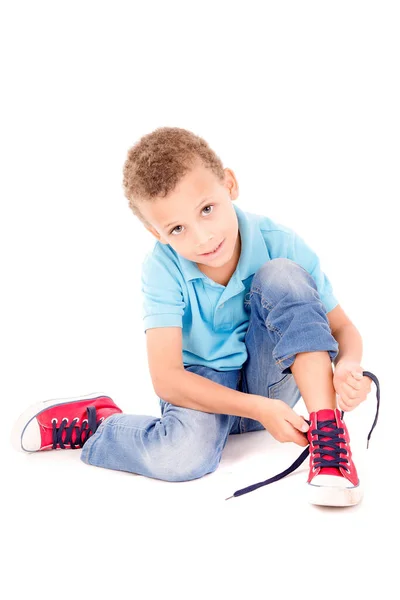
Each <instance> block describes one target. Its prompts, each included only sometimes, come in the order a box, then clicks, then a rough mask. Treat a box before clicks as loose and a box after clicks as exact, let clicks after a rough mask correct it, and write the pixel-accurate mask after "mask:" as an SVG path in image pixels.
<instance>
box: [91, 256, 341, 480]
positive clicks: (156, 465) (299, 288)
mask: <svg viewBox="0 0 400 600" xmlns="http://www.w3.org/2000/svg"><path fill="white" fill-rule="evenodd" d="M245 305H246V307H247V309H248V310H249V312H250V317H249V318H250V320H249V326H248V329H247V332H246V336H245V344H246V348H247V353H248V356H247V359H246V361H245V363H244V364H243V365H242V368H241V369H237V370H232V371H216V370H215V369H211V368H209V367H205V366H202V365H190V366H187V367H185V368H186V370H187V371H191V372H192V373H197V374H198V375H201V376H203V377H207V378H208V379H211V380H212V381H215V382H216V383H219V384H221V385H225V386H226V387H229V388H231V389H234V390H239V391H242V392H245V393H248V394H257V395H260V396H266V397H268V398H279V399H280V400H283V401H284V402H286V403H287V404H288V405H289V406H290V407H292V408H293V407H294V405H295V404H296V402H297V401H298V400H299V399H300V397H301V394H300V391H299V389H298V387H297V385H296V382H295V380H294V377H293V375H292V373H291V370H290V366H291V365H292V363H293V362H294V360H295V357H296V354H297V353H298V352H311V351H321V350H325V351H327V352H328V353H329V355H330V357H331V360H333V359H334V358H335V357H336V355H337V354H338V350H339V347H338V343H337V341H336V340H335V338H334V337H333V336H332V333H331V329H330V326H329V321H328V318H327V316H326V311H325V307H324V305H323V303H322V301H321V299H320V296H319V294H318V291H317V287H316V284H315V281H314V279H313V278H312V276H311V275H310V274H309V273H308V271H306V270H305V269H303V267H301V266H300V265H298V264H297V263H295V262H294V261H292V260H289V259H286V258H276V259H273V260H270V261H268V262H266V263H265V264H264V265H263V266H262V267H261V268H260V269H259V270H258V271H257V272H256V273H255V274H254V277H253V280H252V284H251V288H250V293H249V294H248V295H247V297H246V299H245ZM160 407H161V415H162V416H161V418H158V417H152V416H146V415H128V414H125V413H119V414H115V415H111V416H110V417H108V418H107V419H106V420H104V421H103V422H102V423H101V425H100V426H99V427H98V429H97V431H96V432H95V433H94V434H93V435H92V436H91V437H90V438H89V439H88V441H87V442H86V443H85V445H84V446H83V448H82V453H81V459H82V460H83V462H85V463H87V464H90V465H95V466H98V467H105V468H107V469H116V470H120V471H128V472H131V473H137V474H139V475H145V476H146V477H154V478H156V479H163V480H166V481H187V480H190V479H197V478H199V477H202V476H203V475H206V474H207V473H211V472H213V471H215V469H216V468H217V467H218V465H219V463H220V460H221V455H222V451H223V449H224V447H225V444H226V442H227V439H228V435H230V434H238V433H247V432H250V431H259V430H261V429H265V428H264V426H263V425H262V424H261V423H260V422H259V421H255V420H253V419H250V418H245V417H238V416H233V415H225V414H214V413H207V412H203V411H198V410H194V409H190V408H183V407H180V406H175V405H174V404H171V403H169V402H165V401H164V400H163V399H162V398H160Z"/></svg>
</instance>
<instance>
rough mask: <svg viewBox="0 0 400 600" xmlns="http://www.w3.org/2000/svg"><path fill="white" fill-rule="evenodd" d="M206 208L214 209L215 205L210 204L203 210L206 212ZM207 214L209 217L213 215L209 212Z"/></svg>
mask: <svg viewBox="0 0 400 600" xmlns="http://www.w3.org/2000/svg"><path fill="white" fill-rule="evenodd" d="M206 208H214V205H213V204H208V206H205V207H204V208H203V210H206ZM211 212H212V211H211ZM207 214H208V215H209V214H211V213H209V212H208V213H207Z"/></svg>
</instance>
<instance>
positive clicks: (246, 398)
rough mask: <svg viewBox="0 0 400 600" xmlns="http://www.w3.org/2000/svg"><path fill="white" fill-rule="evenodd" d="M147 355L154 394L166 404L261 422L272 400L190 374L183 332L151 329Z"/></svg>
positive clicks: (172, 328)
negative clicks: (184, 349)
mask: <svg viewBox="0 0 400 600" xmlns="http://www.w3.org/2000/svg"><path fill="white" fill-rule="evenodd" d="M146 339H147V356H148V361H149V368H150V375H151V379H152V382H153V387H154V391H155V392H156V394H157V396H159V397H160V398H161V399H162V400H165V402H170V403H171V404H175V405H176V406H182V407H184V408H192V409H194V410H201V411H203V412H208V413H218V414H227V415H234V416H238V417H249V418H251V419H255V420H256V421H259V420H260V417H261V414H260V413H261V410H260V405H261V404H262V405H263V408H264V410H265V407H266V404H267V403H272V400H271V399H270V398H266V397H264V396H257V395H254V394H245V393H244V392H238V391H236V390H232V389H231V388H228V387H226V386H224V385H221V384H219V383H215V381H211V380H210V379H207V378H206V377H203V376H202V375H198V374H197V373H192V372H191V371H186V370H185V368H184V365H183V362H182V329H181V328H180V327H158V328H152V329H147V331H146Z"/></svg>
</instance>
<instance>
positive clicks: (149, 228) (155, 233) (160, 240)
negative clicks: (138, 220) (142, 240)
mask: <svg viewBox="0 0 400 600" xmlns="http://www.w3.org/2000/svg"><path fill="white" fill-rule="evenodd" d="M145 227H146V229H147V231H150V233H151V235H153V236H154V237H155V238H156V240H158V241H159V242H161V244H168V242H166V241H165V240H164V239H163V238H162V237H161V235H160V234H159V233H158V231H157V229H154V227H152V226H151V225H150V227H148V226H147V225H145Z"/></svg>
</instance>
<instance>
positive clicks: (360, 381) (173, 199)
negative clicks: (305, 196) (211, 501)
mask: <svg viewBox="0 0 400 600" xmlns="http://www.w3.org/2000/svg"><path fill="white" fill-rule="evenodd" d="M124 191H125V195H126V197H127V199H128V201H129V206H130V208H131V209H132V211H133V213H134V214H135V215H136V216H137V217H138V218H139V219H140V221H141V222H142V223H143V225H144V226H145V227H146V228H147V229H148V231H149V232H150V233H151V234H152V235H153V236H154V237H155V238H156V240H157V242H156V243H155V246H154V248H153V250H152V251H151V252H149V253H148V255H147V256H146V258H145V260H144V263H143V269H142V290H143V294H144V305H143V309H144V315H143V316H144V330H145V333H146V343H147V352H148V362H149V369H150V374H151V378H152V382H153V385H154V390H155V392H156V394H157V395H158V396H159V398H160V407H161V415H162V416H161V418H155V417H151V416H144V415H127V414H123V413H122V411H121V409H119V408H118V407H117V406H116V405H115V403H114V402H113V401H112V399H111V398H109V397H108V396H102V395H92V396H87V397H80V398H70V399H66V400H49V401H47V402H44V403H42V404H40V405H36V406H33V407H31V408H30V409H28V410H27V411H26V412H25V413H24V414H23V415H21V417H20V419H19V420H18V422H17V423H16V425H15V428H14V432H13V439H14V443H15V444H16V446H17V447H18V449H23V450H25V451H28V452H34V451H39V450H48V449H63V448H82V454H81V459H82V460H83V461H84V462H86V463H87V464H91V465H96V466H101V467H105V468H110V469H118V470H123V471H129V472H132V473H137V474H141V475H145V476H147V477H154V478H157V479H163V480H166V481H186V480H190V479H195V478H198V477H202V476H203V475H206V474H207V473H211V472H213V471H215V469H216V468H217V467H218V464H219V462H220V460H221V455H222V451H223V448H224V446H225V444H226V441H227V438H228V435H230V434H238V433H244V432H249V431H257V430H260V429H267V430H268V431H269V432H270V433H271V434H272V435H273V436H274V437H275V438H276V439H277V440H279V441H281V442H288V441H291V442H295V443H296V444H298V445H300V446H307V445H308V444H310V473H309V477H308V482H307V484H308V489H309V495H310V501H311V502H312V503H315V504H327V505H336V506H346V505H350V504H356V503H357V502H359V500H360V498H361V488H360V485H359V479H358V475H357V471H356V468H355V466H354V463H353V460H352V455H351V450H350V441H349V435H348V431H347V428H346V425H345V424H344V422H343V421H342V418H341V416H340V411H339V410H338V408H337V398H336V394H338V404H339V406H340V408H341V409H342V410H346V411H347V410H352V409H354V408H355V407H356V406H357V405H358V404H360V402H362V401H363V400H365V399H366V397H367V394H368V392H369V391H370V385H371V384H370V381H369V379H368V378H367V377H363V369H362V367H361V366H360V361H361V356H362V340H361V337H360V334H359V333H358V331H357V329H356V328H355V326H354V325H353V324H352V322H351V321H350V319H349V318H348V317H347V316H346V314H345V313H344V311H343V309H342V308H341V307H340V306H339V304H338V302H337V300H336V298H335V296H334V294H333V291H332V286H331V284H330V282H329V279H328V278H327V276H326V275H325V274H324V273H323V272H322V271H321V269H320V265H319V260H318V257H317V255H316V254H315V253H314V252H313V251H312V250H311V249H310V248H309V247H308V246H307V245H306V244H305V242H304V241H303V240H302V238H301V237H299V236H298V235H297V234H296V233H295V232H294V231H292V230H291V229H289V228H287V227H284V226H283V225H279V224H277V223H274V222H273V221H272V220H271V219H269V218H267V217H265V216H260V215H255V214H251V213H246V212H244V211H242V210H241V209H239V208H238V207H237V206H236V205H234V204H233V201H235V200H236V199H237V198H238V196H239V188H238V183H237V181H236V178H235V175H234V173H233V171H232V170H231V169H228V168H225V169H224V168H223V165H222V162H221V160H220V159H219V158H218V156H217V155H216V154H215V153H214V152H213V150H212V149H211V148H210V147H209V146H208V144H207V143H206V142H205V141H204V140H203V139H202V138H200V137H198V136H196V135H194V134H193V133H191V132H189V131H187V130H185V129H180V128H169V127H164V128H159V129H156V130H155V131H153V132H152V133H150V134H148V135H145V136H144V137H142V138H141V139H140V140H139V141H138V142H137V144H136V145H135V146H134V147H133V148H131V149H130V150H129V152H128V157H127V160H126V163H125V165H124ZM332 362H334V364H335V372H334V374H332ZM300 397H302V398H303V399H304V402H305V404H306V407H307V410H308V411H309V413H310V420H309V422H310V425H309V424H308V422H307V421H306V420H305V419H303V418H302V417H301V416H299V415H298V414H297V413H296V412H295V411H294V410H293V406H294V405H295V404H296V402H297V401H298V400H299V398H300Z"/></svg>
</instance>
